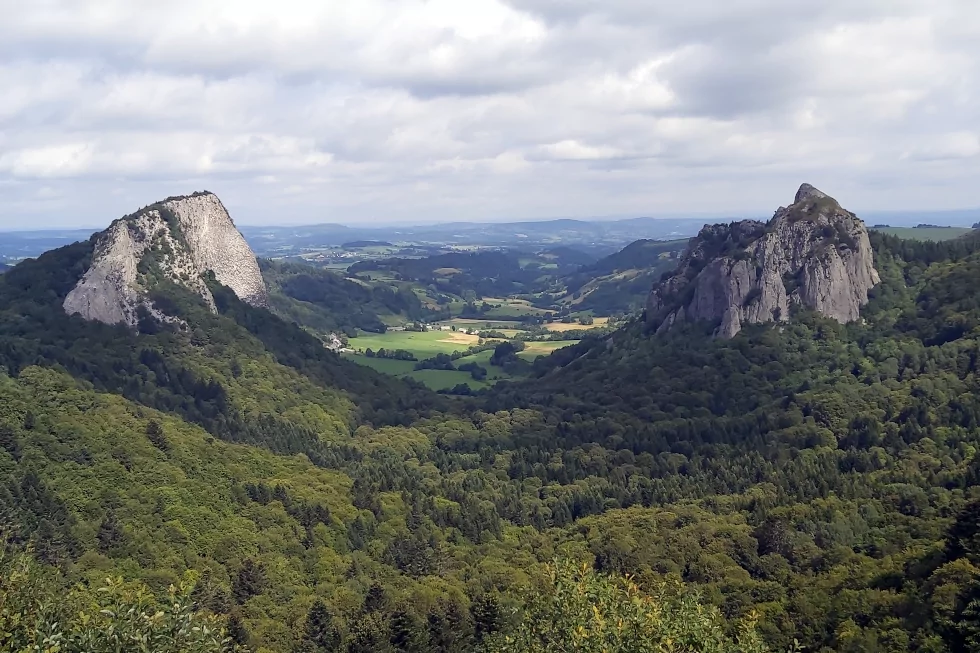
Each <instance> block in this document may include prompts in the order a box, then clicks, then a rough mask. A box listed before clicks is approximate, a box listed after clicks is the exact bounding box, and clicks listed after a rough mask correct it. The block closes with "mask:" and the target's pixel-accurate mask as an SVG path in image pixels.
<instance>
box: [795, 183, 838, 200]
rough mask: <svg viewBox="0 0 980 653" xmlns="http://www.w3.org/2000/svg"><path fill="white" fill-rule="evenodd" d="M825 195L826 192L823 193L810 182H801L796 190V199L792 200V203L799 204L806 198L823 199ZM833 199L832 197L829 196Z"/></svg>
mask: <svg viewBox="0 0 980 653" xmlns="http://www.w3.org/2000/svg"><path fill="white" fill-rule="evenodd" d="M825 197H827V194H826V193H823V192H821V191H819V190H817V189H816V188H814V187H813V186H811V185H810V184H801V185H800V190H798V191H796V199H795V200H793V203H794V204H799V203H800V202H805V201H806V200H808V199H817V200H819V199H823V198H825ZM831 199H833V198H831Z"/></svg>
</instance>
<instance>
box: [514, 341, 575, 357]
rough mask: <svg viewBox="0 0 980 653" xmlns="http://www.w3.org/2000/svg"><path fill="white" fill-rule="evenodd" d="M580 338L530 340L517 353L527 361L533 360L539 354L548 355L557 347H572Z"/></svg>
mask: <svg viewBox="0 0 980 653" xmlns="http://www.w3.org/2000/svg"><path fill="white" fill-rule="evenodd" d="M579 342H581V341H579V340H562V341H559V342H528V343H525V344H526V345H527V346H526V347H525V349H524V351H522V352H520V353H519V354H517V355H518V356H519V357H520V358H523V359H524V360H526V361H533V360H534V359H535V358H537V357H538V356H547V355H548V354H550V353H551V352H553V351H555V350H556V349H561V348H562V347H571V346H572V345H577V344H578V343H579Z"/></svg>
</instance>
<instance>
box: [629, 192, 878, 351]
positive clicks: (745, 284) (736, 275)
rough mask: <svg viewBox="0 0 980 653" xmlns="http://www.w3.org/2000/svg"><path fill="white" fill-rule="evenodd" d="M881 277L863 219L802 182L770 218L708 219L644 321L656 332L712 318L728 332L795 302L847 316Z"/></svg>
mask: <svg viewBox="0 0 980 653" xmlns="http://www.w3.org/2000/svg"><path fill="white" fill-rule="evenodd" d="M878 281H879V279H878V272H877V271H876V270H875V268H874V257H873V254H872V251H871V243H870V242H869V241H868V231H867V229H866V228H865V226H864V223H863V222H862V221H861V220H860V219H858V217H857V216H855V215H854V214H853V213H850V212H849V211H845V210H844V209H842V208H841V206H840V205H839V204H838V203H837V201H836V200H834V199H833V198H831V197H829V196H827V195H826V194H824V193H822V192H820V191H819V190H817V189H816V188H814V187H813V186H811V185H809V184H803V185H802V186H801V187H800V190H799V191H798V192H797V193H796V198H795V200H794V202H793V204H792V205H790V206H789V207H785V208H780V209H779V210H777V211H776V214H775V215H774V216H773V218H772V219H771V220H770V221H769V222H768V223H762V222H758V221H755V220H746V221H742V222H735V223H732V224H728V225H707V226H705V227H704V228H703V229H702V230H701V232H700V233H699V234H698V235H697V237H695V238H693V239H692V240H691V244H690V247H689V249H688V251H687V253H686V254H685V255H684V257H683V258H682V260H681V263H680V265H679V266H678V268H677V270H676V271H675V272H673V273H672V274H671V275H669V276H668V277H667V278H666V279H664V280H663V281H661V282H660V283H659V284H658V285H657V286H656V287H655V288H654V289H653V291H652V292H651V294H650V298H649V301H648V303H647V320H648V322H650V323H651V324H652V325H653V326H655V327H656V328H657V329H658V331H663V330H667V329H669V328H671V327H672V326H673V325H674V324H677V323H678V322H682V321H685V320H689V321H690V320H709V321H715V322H718V324H719V326H718V330H717V334H718V335H719V336H721V337H724V338H730V337H732V336H734V335H735V334H736V333H738V332H739V330H740V329H741V328H742V325H744V324H752V323H759V322H770V321H785V320H787V319H789V314H790V308H791V307H792V306H794V305H799V306H804V307H807V308H811V309H813V310H816V311H818V312H820V313H821V314H823V315H825V316H827V317H831V318H833V319H835V320H837V321H839V322H850V321H852V320H856V319H857V318H858V317H859V315H860V310H861V306H863V305H864V304H865V303H867V301H868V291H869V290H870V289H871V288H872V287H874V285H875V284H877V283H878Z"/></svg>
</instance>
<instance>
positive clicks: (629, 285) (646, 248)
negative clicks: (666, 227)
mask: <svg viewBox="0 0 980 653" xmlns="http://www.w3.org/2000/svg"><path fill="white" fill-rule="evenodd" d="M686 247H687V241H686V240H667V241H661V240H647V239H641V240H637V241H634V242H632V243H630V244H629V245H627V246H626V247H624V248H623V249H621V250H620V251H618V252H615V253H613V254H610V255H609V256H606V257H604V258H601V259H599V260H598V261H596V262H594V263H592V264H590V265H586V266H583V267H582V268H581V269H580V270H578V271H576V272H574V273H573V274H570V275H568V276H566V277H564V278H562V279H560V280H559V283H560V284H563V285H564V288H563V290H562V292H564V295H565V296H564V297H562V298H561V299H560V300H559V301H560V302H561V303H563V304H569V305H570V306H571V307H572V308H573V310H580V311H586V310H591V311H592V312H593V314H594V315H599V316H604V315H612V314H614V313H632V312H634V311H639V310H642V309H643V307H644V306H645V305H646V301H647V298H648V297H649V295H650V287H651V286H653V284H654V282H656V281H657V280H658V279H659V278H660V276H661V275H662V274H663V273H664V272H667V271H669V270H672V269H673V268H674V267H675V266H676V264H677V259H678V257H679V256H680V255H681V253H682V252H683V251H684V250H685V249H686Z"/></svg>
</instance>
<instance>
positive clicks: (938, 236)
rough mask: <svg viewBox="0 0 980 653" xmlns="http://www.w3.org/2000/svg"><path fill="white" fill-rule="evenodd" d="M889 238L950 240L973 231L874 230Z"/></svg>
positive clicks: (951, 228)
mask: <svg viewBox="0 0 980 653" xmlns="http://www.w3.org/2000/svg"><path fill="white" fill-rule="evenodd" d="M875 231H880V232H881V233H883V234H888V235H889V236H898V237H899V238H905V239H906V240H932V241H939V240H952V239H954V238H959V237H960V236H965V235H966V234H968V233H970V232H971V231H973V229H970V228H968V227H919V228H916V227H882V228H880V229H875Z"/></svg>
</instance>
